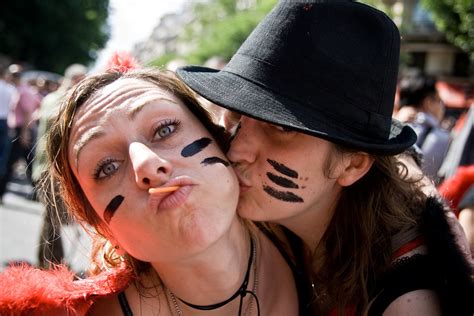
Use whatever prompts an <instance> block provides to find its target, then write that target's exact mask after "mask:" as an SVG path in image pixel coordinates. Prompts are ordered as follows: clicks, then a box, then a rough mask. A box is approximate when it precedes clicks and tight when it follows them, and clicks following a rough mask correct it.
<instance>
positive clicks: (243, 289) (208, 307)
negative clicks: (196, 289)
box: [176, 238, 260, 316]
mask: <svg viewBox="0 0 474 316" xmlns="http://www.w3.org/2000/svg"><path fill="white" fill-rule="evenodd" d="M254 253H255V243H254V241H253V238H250V256H249V262H248V265H247V272H246V273H245V277H244V281H243V282H242V285H241V286H240V287H239V288H238V289H237V291H236V292H235V293H234V294H233V295H232V296H231V297H229V298H228V299H226V300H225V301H222V302H219V303H216V304H211V305H196V304H192V303H189V302H186V301H185V300H183V299H181V298H179V297H176V298H177V299H178V300H180V301H181V302H182V303H183V304H185V305H187V306H189V307H191V308H194V309H198V310H202V311H209V310H214V309H218V308H220V307H222V306H224V305H226V304H228V303H230V302H232V301H233V300H235V299H236V298H237V297H239V296H240V304H239V314H238V315H239V316H240V315H241V314H242V304H243V300H244V297H245V296H246V295H247V294H249V295H251V296H253V297H254V298H255V302H256V305H257V315H260V305H259V302H258V297H257V295H256V294H255V293H253V292H252V291H249V290H247V286H248V283H249V278H250V271H251V268H252V262H253V258H254Z"/></svg>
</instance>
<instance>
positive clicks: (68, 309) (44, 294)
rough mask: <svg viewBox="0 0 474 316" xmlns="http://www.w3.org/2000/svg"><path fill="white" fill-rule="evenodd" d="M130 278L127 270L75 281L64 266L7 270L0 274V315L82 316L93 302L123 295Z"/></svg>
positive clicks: (24, 267)
mask: <svg viewBox="0 0 474 316" xmlns="http://www.w3.org/2000/svg"><path fill="white" fill-rule="evenodd" d="M133 278H134V276H133V272H132V271H131V270H130V269H127V268H121V269H112V270H110V271H104V272H103V273H101V274H99V275H96V276H93V277H90V278H87V279H84V280H74V274H73V273H72V272H71V271H69V270H68V269H67V268H66V267H65V266H59V267H57V268H55V269H52V270H40V269H36V268H33V267H30V266H27V265H21V266H16V267H10V268H7V269H6V270H5V271H4V272H2V273H1V274H0V285H1V286H0V315H38V314H39V315H85V313H86V312H87V310H88V309H89V307H90V306H91V305H92V303H93V302H94V299H96V298H98V297H101V296H106V295H111V294H115V293H118V292H121V291H123V290H124V289H125V288H126V287H127V286H128V285H129V283H130V282H131V281H132V280H133Z"/></svg>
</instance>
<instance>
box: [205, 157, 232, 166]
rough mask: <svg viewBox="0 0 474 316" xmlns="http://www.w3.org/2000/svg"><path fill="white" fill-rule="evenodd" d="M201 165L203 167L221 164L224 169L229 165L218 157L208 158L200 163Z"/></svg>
mask: <svg viewBox="0 0 474 316" xmlns="http://www.w3.org/2000/svg"><path fill="white" fill-rule="evenodd" d="M201 163H202V164H203V165H205V166H207V165H213V164H216V163H221V164H223V165H224V166H226V167H228V166H229V165H230V163H229V162H228V161H225V160H224V159H222V158H219V157H209V158H206V159H204V160H203V161H201Z"/></svg>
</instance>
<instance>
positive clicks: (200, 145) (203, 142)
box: [181, 137, 212, 157]
mask: <svg viewBox="0 0 474 316" xmlns="http://www.w3.org/2000/svg"><path fill="white" fill-rule="evenodd" d="M211 141H212V140H211V139H210V138H207V137H203V138H201V139H198V140H196V141H194V142H192V143H191V144H189V145H187V146H186V147H184V148H183V150H182V151H181V156H183V157H191V156H194V155H195V154H197V153H198V152H200V151H201V150H203V149H204V148H206V147H207V146H208V145H209V144H210V143H211Z"/></svg>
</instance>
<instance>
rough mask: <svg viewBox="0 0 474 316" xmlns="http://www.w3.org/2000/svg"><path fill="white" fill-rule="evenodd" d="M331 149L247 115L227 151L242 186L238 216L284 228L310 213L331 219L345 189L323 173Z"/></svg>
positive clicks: (328, 145)
mask: <svg viewBox="0 0 474 316" xmlns="http://www.w3.org/2000/svg"><path fill="white" fill-rule="evenodd" d="M332 146H333V145H332V144H331V143H330V142H327V141H325V140H323V139H320V138H317V137H312V136H309V135H305V134H302V133H298V132H294V131H286V130H284V129H283V128H281V127H278V126H276V125H272V124H268V123H265V122H262V121H257V120H254V119H251V118H248V117H244V116H243V117H242V118H241V121H240V126H239V128H238V131H237V134H236V136H235V138H234V140H233V141H232V143H231V148H230V150H229V152H228V153H227V156H228V158H229V159H230V160H231V161H232V162H233V163H235V165H234V170H235V172H236V173H237V176H238V178H239V182H240V188H241V193H240V199H239V206H238V213H239V215H241V216H242V217H244V218H248V219H252V220H256V221H273V222H278V223H280V224H283V225H285V226H288V225H287V224H289V223H290V221H291V220H292V219H295V220H297V218H298V217H299V216H300V215H303V214H305V213H308V212H313V211H316V212H319V214H320V216H321V220H323V218H325V217H329V216H330V211H331V210H332V206H333V204H334V203H335V202H336V201H337V197H338V195H339V193H340V190H341V187H340V186H339V185H338V184H337V180H336V178H335V177H334V178H333V177H328V176H327V173H328V170H325V168H326V161H327V160H328V159H329V158H330V157H332V156H333V155H331V152H332ZM313 215H314V213H313Z"/></svg>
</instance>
